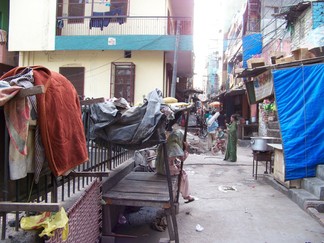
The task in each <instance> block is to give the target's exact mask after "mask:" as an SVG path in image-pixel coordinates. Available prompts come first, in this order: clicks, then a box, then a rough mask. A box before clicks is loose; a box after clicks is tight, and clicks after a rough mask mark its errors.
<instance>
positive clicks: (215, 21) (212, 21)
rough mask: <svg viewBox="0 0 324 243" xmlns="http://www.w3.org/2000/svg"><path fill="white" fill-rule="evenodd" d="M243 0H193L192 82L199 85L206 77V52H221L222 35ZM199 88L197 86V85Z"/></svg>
mask: <svg viewBox="0 0 324 243" xmlns="http://www.w3.org/2000/svg"><path fill="white" fill-rule="evenodd" d="M243 2H244V0H226V1H223V0H195V3H194V4H195V10H194V12H195V13H194V14H195V15H194V52H195V76H194V84H195V85H196V86H201V84H200V81H201V80H203V79H206V73H204V67H205V65H206V60H207V56H208V53H210V52H211V51H216V50H218V51H219V53H222V46H223V44H222V37H223V34H224V32H226V31H227V29H228V28H229V26H230V22H231V20H232V18H233V16H234V14H235V13H237V12H238V11H239V10H240V9H241V6H242V3H243ZM198 88H199V87H198Z"/></svg>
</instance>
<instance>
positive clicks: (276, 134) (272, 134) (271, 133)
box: [267, 128, 281, 139]
mask: <svg viewBox="0 0 324 243" xmlns="http://www.w3.org/2000/svg"><path fill="white" fill-rule="evenodd" d="M267 135H268V136H269V137H275V138H278V139H280V138H281V133H280V130H279V129H269V128H268V130H267Z"/></svg>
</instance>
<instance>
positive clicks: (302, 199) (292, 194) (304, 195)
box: [288, 189, 319, 209]
mask: <svg viewBox="0 0 324 243" xmlns="http://www.w3.org/2000/svg"><path fill="white" fill-rule="evenodd" d="M288 197H289V198H290V199H291V200H292V201H293V202H295V203H296V204H297V205H298V206H299V207H300V208H302V209H304V207H305V205H307V202H308V201H319V198H318V197H316V196H315V195H314V194H312V193H310V192H308V191H306V190H305V189H289V191H288Z"/></svg>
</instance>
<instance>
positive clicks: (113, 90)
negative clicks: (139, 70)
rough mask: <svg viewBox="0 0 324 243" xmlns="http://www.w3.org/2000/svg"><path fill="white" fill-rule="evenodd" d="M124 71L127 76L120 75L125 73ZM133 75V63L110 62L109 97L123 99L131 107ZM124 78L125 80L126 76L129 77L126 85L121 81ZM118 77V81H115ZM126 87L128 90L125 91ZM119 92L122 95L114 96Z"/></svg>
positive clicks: (133, 92) (134, 69)
mask: <svg viewBox="0 0 324 243" xmlns="http://www.w3.org/2000/svg"><path fill="white" fill-rule="evenodd" d="M125 70H128V71H129V74H127V73H126V74H122V73H125ZM119 71H120V72H119ZM118 73H119V74H118ZM135 74H136V65H135V64H134V63H133V62H112V63H111V78H110V97H115V98H124V99H126V100H127V102H128V103H129V104H131V105H133V104H134V100H135ZM125 76H126V78H127V76H129V80H126V83H125V80H124V79H123V78H125ZM118 77H119V78H120V79H119V80H116V79H118ZM128 87H129V90H127V89H128ZM120 92H121V93H122V95H116V94H117V93H120ZM128 92H129V93H128ZM127 93H128V94H127Z"/></svg>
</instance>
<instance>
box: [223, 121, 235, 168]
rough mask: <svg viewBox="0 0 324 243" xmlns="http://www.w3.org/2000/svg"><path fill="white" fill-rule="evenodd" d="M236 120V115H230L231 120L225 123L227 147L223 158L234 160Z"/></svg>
mask: <svg viewBox="0 0 324 243" xmlns="http://www.w3.org/2000/svg"><path fill="white" fill-rule="evenodd" d="M237 120H238V117H237V116H236V115H232V116H231V122H230V124H228V125H227V134H228V136H227V139H228V140H227V147H226V153H225V158H224V160H226V161H230V162H236V159H237V156H236V147H237Z"/></svg>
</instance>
